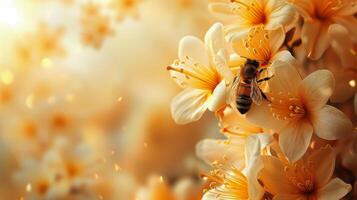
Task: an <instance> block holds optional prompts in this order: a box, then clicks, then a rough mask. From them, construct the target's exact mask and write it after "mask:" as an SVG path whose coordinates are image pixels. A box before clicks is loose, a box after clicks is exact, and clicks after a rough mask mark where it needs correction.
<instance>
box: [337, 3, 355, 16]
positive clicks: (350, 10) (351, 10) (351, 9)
mask: <svg viewBox="0 0 357 200" xmlns="http://www.w3.org/2000/svg"><path fill="white" fill-rule="evenodd" d="M356 13H357V3H356V1H351V2H350V3H349V5H347V6H344V7H343V8H342V9H341V10H339V11H338V13H337V15H339V16H349V15H353V14H356Z"/></svg>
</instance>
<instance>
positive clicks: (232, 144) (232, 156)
mask: <svg viewBox="0 0 357 200" xmlns="http://www.w3.org/2000/svg"><path fill="white" fill-rule="evenodd" d="M244 144H245V139H244V138H233V139H230V140H213V139H205V140H202V141H200V142H199V143H198V144H197V145H196V155H197V156H198V157H199V158H201V159H202V160H203V161H205V162H206V163H207V164H210V165H212V164H223V165H227V164H229V163H241V165H240V167H239V168H240V169H243V167H244V166H245V164H244Z"/></svg>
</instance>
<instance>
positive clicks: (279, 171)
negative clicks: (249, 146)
mask: <svg viewBox="0 0 357 200" xmlns="http://www.w3.org/2000/svg"><path fill="white" fill-rule="evenodd" d="M261 158H262V161H263V164H264V168H263V169H262V170H261V171H260V175H259V179H260V180H261V181H262V182H263V184H264V187H265V188H266V190H267V191H268V192H270V193H272V194H273V195H276V194H281V193H287V194H296V193H297V192H298V191H297V189H296V188H295V186H294V185H292V184H291V183H290V181H289V179H288V178H287V177H286V175H285V172H284V168H285V166H284V165H283V164H282V162H281V161H280V160H279V159H277V158H275V157H273V156H261Z"/></svg>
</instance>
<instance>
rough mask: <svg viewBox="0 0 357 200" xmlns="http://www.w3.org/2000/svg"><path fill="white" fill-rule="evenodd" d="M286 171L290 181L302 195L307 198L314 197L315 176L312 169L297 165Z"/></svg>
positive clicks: (289, 167) (288, 167) (300, 164)
mask: <svg viewBox="0 0 357 200" xmlns="http://www.w3.org/2000/svg"><path fill="white" fill-rule="evenodd" d="M284 171H285V172H286V174H287V177H288V180H289V182H290V183H292V184H293V185H294V186H295V187H296V188H297V189H298V190H299V192H300V193H302V194H304V195H305V196H312V195H313V194H314V192H315V181H314V174H313V173H312V172H311V170H310V167H309V166H306V165H304V164H303V163H295V164H294V165H293V166H286V167H285V169H284Z"/></svg>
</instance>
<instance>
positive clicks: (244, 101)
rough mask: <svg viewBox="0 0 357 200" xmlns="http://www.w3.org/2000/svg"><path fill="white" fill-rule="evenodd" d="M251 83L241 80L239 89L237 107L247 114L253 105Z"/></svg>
mask: <svg viewBox="0 0 357 200" xmlns="http://www.w3.org/2000/svg"><path fill="white" fill-rule="evenodd" d="M250 92H251V85H250V84H248V83H244V82H241V83H240V84H239V87H238V90H237V99H236V104H237V109H238V111H239V112H240V113H241V114H245V113H247V112H248V111H249V109H250V106H251V105H252V99H251V97H250Z"/></svg>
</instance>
